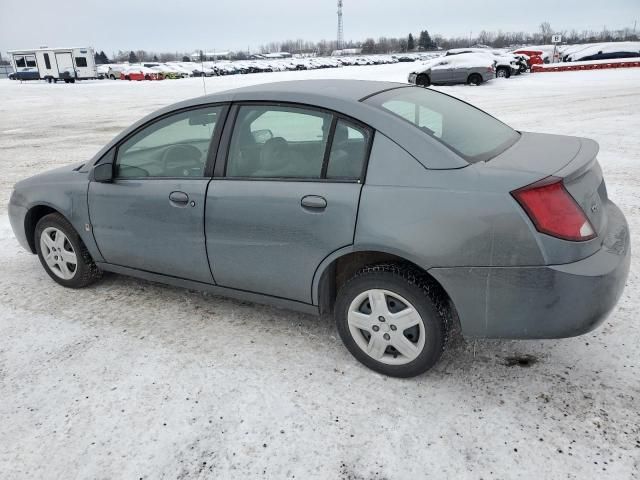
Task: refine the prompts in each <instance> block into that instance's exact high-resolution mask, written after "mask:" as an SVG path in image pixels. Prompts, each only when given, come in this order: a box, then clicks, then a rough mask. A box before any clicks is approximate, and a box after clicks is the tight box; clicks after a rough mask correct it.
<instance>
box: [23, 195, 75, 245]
mask: <svg viewBox="0 0 640 480" xmlns="http://www.w3.org/2000/svg"><path fill="white" fill-rule="evenodd" d="M50 213H58V214H60V215H62V216H63V217H65V215H64V214H63V213H62V212H61V211H60V210H58V209H56V208H54V207H52V206H51V205H48V204H45V203H39V204H37V205H33V206H31V207H30V208H29V210H27V213H26V215H25V216H24V234H25V237H26V238H27V242H28V244H29V249H30V250H31V253H36V241H35V238H34V237H35V232H36V225H37V224H38V222H39V221H40V219H41V218H42V217H44V216H45V215H49V214H50ZM65 218H66V217H65Z"/></svg>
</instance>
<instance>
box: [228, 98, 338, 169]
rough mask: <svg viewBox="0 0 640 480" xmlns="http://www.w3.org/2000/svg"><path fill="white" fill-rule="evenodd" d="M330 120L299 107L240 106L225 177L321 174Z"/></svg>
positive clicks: (322, 113) (319, 113) (331, 116)
mask: <svg viewBox="0 0 640 480" xmlns="http://www.w3.org/2000/svg"><path fill="white" fill-rule="evenodd" d="M332 120H333V115H331V114H329V113H324V112H319V111H317V110H311V109H305V108H300V107H282V106H242V107H240V110H239V111H238V116H237V118H236V122H235V127H234V131H233V137H232V139H231V146H230V149H229V156H228V163H227V172H226V175H227V177H258V178H321V176H322V166H323V162H324V157H325V151H326V146H327V137H328V134H329V131H330V128H331V122H332Z"/></svg>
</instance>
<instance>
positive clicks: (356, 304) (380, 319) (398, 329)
mask: <svg viewBox="0 0 640 480" xmlns="http://www.w3.org/2000/svg"><path fill="white" fill-rule="evenodd" d="M347 323H348V325H349V332H350V333H351V336H352V337H353V339H354V340H355V342H356V344H357V345H358V347H360V349H361V350H362V351H363V352H365V353H366V354H367V355H369V357H371V358H373V359H374V360H376V361H378V362H381V363H385V364H388V365H404V364H406V363H409V362H411V361H413V360H415V359H416V358H417V357H418V355H420V353H421V352H422V350H423V349H424V345H425V326H424V321H423V320H422V317H421V316H420V314H419V313H418V311H417V310H416V309H415V307H414V306H413V305H411V303H409V301H407V300H406V299H405V298H403V297H402V296H400V295H398V294H397V293H394V292H391V291H389V290H382V289H372V290H367V291H365V292H362V293H361V294H360V295H358V296H357V297H356V298H355V299H354V300H353V302H351V305H350V306H349V312H348V314H347Z"/></svg>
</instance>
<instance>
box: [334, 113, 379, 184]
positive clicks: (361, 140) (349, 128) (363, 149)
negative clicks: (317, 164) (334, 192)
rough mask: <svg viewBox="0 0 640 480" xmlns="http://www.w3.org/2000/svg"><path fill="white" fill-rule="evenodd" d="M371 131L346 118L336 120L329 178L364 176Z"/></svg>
mask: <svg viewBox="0 0 640 480" xmlns="http://www.w3.org/2000/svg"><path fill="white" fill-rule="evenodd" d="M368 145H369V133H368V131H367V130H365V129H364V128H361V127H358V126H356V125H354V124H352V123H350V122H347V121H345V120H338V121H337V122H336V129H335V132H334V134H333V141H332V142H331V152H330V155H329V163H328V165H327V178H330V179H341V180H353V179H358V178H360V177H361V176H362V170H363V168H364V163H365V161H366V156H367V151H368Z"/></svg>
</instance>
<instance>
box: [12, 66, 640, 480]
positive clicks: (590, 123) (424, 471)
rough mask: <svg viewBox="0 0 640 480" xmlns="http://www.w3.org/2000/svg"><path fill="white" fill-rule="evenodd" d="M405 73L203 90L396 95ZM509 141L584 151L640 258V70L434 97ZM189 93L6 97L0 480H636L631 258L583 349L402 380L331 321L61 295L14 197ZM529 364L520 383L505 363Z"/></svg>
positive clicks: (513, 353)
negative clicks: (492, 124) (612, 305)
mask: <svg viewBox="0 0 640 480" xmlns="http://www.w3.org/2000/svg"><path fill="white" fill-rule="evenodd" d="M412 68H413V66H412V65H411V64H408V65H407V64H397V65H383V66H371V67H347V68H342V69H336V70H317V71H306V72H283V73H268V74H254V75H247V76H234V77H217V78H210V79H206V89H207V91H208V92H213V91H217V90H222V89H226V88H230V87H235V86H241V85H248V84H252V83H259V82H267V81H278V80H288V79H302V78H337V77H339V78H361V79H378V80H397V81H404V80H405V79H406V75H407V73H408V72H409V71H410V70H411V69H412ZM441 90H442V91H445V92H447V93H450V94H453V95H455V96H458V97H460V98H462V99H464V100H467V101H470V102H472V103H474V104H476V105H478V106H479V107H481V108H483V109H485V110H487V111H489V112H490V113H491V114H493V115H495V116H497V117H498V118H500V119H502V120H504V121H506V122H507V123H509V124H511V125H512V126H513V127H515V128H517V129H520V130H533V131H541V132H550V133H559V134H567V135H581V136H586V137H591V138H593V139H596V140H597V141H598V142H599V143H600V146H601V151H600V155H599V159H600V162H601V164H602V167H603V169H604V173H605V177H606V180H607V183H608V188H609V195H610V197H611V198H612V199H613V200H614V201H615V202H617V203H618V205H620V207H621V208H622V210H623V211H624V213H625V214H626V216H627V219H628V221H629V223H630V227H631V229H632V243H633V245H632V250H635V252H639V251H640V236H639V235H640V233H639V232H640V133H639V132H640V69H627V70H608V71H607V70H602V71H589V72H565V73H548V74H533V75H524V76H521V77H515V78H511V79H509V80H494V81H492V82H490V83H489V84H486V85H482V86H480V87H469V86H456V87H442V88H441ZM202 93H203V82H202V80H201V79H188V80H177V81H162V82H157V83H156V82H141V83H136V82H131V83H129V82H119V81H118V82H113V81H107V80H105V81H94V82H81V83H77V84H75V85H65V84H58V85H47V84H34V83H26V84H19V83H18V82H12V81H8V80H0V171H1V172H2V175H0V272H1V274H0V338H1V339H2V340H1V341H0V422H1V425H2V434H1V435H0V472H1V473H0V477H1V478H3V479H13V478H21V479H26V478H29V479H35V478H38V479H40V478H44V479H48V478H60V479H68V478H78V479H85V478H86V479H89V478H127V479H130V478H144V479H159V478H167V479H174V478H180V479H191V478H216V479H227V478H228V479H248V478H258V477H259V478H297V479H311V478H320V479H337V478H340V479H342V478H344V479H418V478H430V479H440V478H453V479H480V478H482V479H507V478H532V479H563V478H570V479H590V478H594V479H616V480H623V479H638V478H640V473H639V469H640V361H639V360H640V318H639V314H640V309H639V305H640V278H639V274H640V260H638V257H637V256H636V257H635V258H634V259H633V260H632V265H631V273H630V277H629V281H628V285H627V288H626V290H625V292H624V295H623V298H622V299H621V301H620V303H619V306H618V308H617V309H616V310H615V312H614V313H613V314H612V315H611V316H610V318H609V319H608V320H607V321H606V323H605V324H604V325H603V326H602V327H601V328H599V329H598V330H596V331H595V332H593V333H591V334H588V335H586V336H583V337H579V338H573V339H567V340H559V341H529V342H516V341H469V342H467V343H464V342H460V344H459V345H458V346H457V347H456V348H454V349H453V350H451V351H449V352H448V353H447V354H446V355H445V356H444V358H443V360H442V362H441V363H440V364H439V365H438V366H437V367H436V368H435V369H434V370H432V371H431V372H430V373H427V374H425V375H423V376H421V377H419V378H415V379H411V380H398V379H391V378H386V377H383V376H380V375H377V374H375V373H373V372H372V371H370V370H367V369H366V368H364V367H363V366H361V365H360V364H359V363H357V362H356V360H354V359H353V358H352V357H351V355H350V354H349V353H348V352H347V350H346V349H345V348H344V347H343V346H342V344H341V342H340V340H339V338H338V337H337V333H336V331H335V328H334V325H333V323H332V321H331V320H330V319H328V318H323V319H321V320H318V319H317V318H314V317H311V316H305V315H300V314H296V313H290V312H286V311H280V310H277V309H274V308H269V307H264V306H257V305H252V304H245V303H240V302H237V301H231V300H225V299H220V298H216V297H213V296H210V295H207V294H203V293H197V292H190V291H185V290H180V289H176V288H171V287H166V286H162V285H157V284H152V283H147V282H143V281H138V280H134V279H130V278H125V277H120V276H116V275H108V276H106V277H105V279H104V280H102V281H101V282H100V283H98V284H97V285H96V286H94V287H92V288H89V289H85V290H82V291H77V292H74V291H70V290H65V289H63V288H62V287H60V286H58V285H57V284H55V283H54V282H53V281H51V280H50V279H49V277H48V276H47V275H46V274H45V272H44V270H43V269H42V268H41V266H40V264H39V262H38V259H37V258H36V257H35V256H32V255H30V254H28V253H26V252H25V251H23V250H22V249H21V248H20V247H19V246H18V244H17V242H16V240H15V239H14V237H13V234H12V232H11V228H10V226H9V222H8V219H7V215H6V204H7V202H8V199H9V195H10V192H11V187H12V185H13V184H14V183H15V182H16V181H18V180H20V179H22V178H24V177H27V176H30V175H33V174H36V173H38V172H41V171H44V170H47V169H49V168H52V167H56V166H59V165H64V164H69V163H73V162H78V161H82V160H86V159H87V158H88V157H90V156H91V155H92V154H93V153H94V152H95V151H96V150H98V149H99V148H100V147H101V146H102V145H103V144H104V143H106V142H107V141H108V140H109V139H110V138H112V137H113V136H114V135H115V134H116V133H117V132H119V131H120V130H121V129H123V128H124V127H126V126H127V125H129V124H130V123H131V122H133V121H134V120H136V119H138V118H139V117H141V116H142V115H144V114H146V113H149V112H151V111H153V110H155V109H157V108H159V107H161V106H164V105H166V104H168V103H171V102H174V101H177V100H181V99H184V98H188V97H193V96H197V95H201V94H202ZM519 358H528V359H529V362H528V366H522V365H520V364H519V363H518V361H517V359H519Z"/></svg>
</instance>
